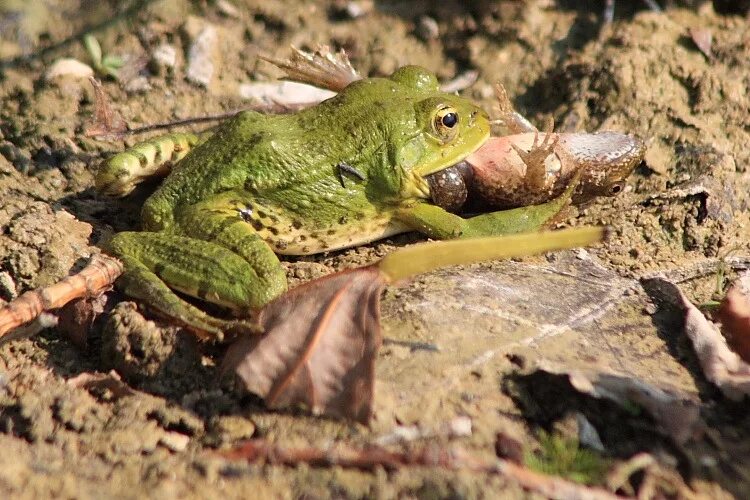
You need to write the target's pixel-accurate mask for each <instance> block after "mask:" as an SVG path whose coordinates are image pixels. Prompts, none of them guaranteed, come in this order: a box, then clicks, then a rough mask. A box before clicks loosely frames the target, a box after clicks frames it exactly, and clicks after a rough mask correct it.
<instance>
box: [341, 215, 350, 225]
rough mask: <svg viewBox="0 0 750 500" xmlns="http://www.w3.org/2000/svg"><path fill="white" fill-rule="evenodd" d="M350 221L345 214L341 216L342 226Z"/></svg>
mask: <svg viewBox="0 0 750 500" xmlns="http://www.w3.org/2000/svg"><path fill="white" fill-rule="evenodd" d="M348 221H349V219H347V218H346V216H345V215H342V216H341V217H339V224H341V225H342V226H343V225H344V224H346V223H347V222H348Z"/></svg>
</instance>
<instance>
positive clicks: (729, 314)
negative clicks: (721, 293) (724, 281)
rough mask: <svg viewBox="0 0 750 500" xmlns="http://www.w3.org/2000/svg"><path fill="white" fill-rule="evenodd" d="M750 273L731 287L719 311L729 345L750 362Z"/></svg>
mask: <svg viewBox="0 0 750 500" xmlns="http://www.w3.org/2000/svg"><path fill="white" fill-rule="evenodd" d="M748 286H750V275H748V274H747V273H746V274H744V275H743V277H741V278H740V280H739V281H738V282H737V283H736V284H735V285H734V286H732V288H730V289H729V291H728V292H727V294H726V296H725V297H724V300H722V301H721V307H720V308H719V312H718V316H717V318H718V320H719V321H720V322H721V333H722V334H723V335H724V337H726V339H727V342H728V343H729V346H730V347H731V348H732V350H733V351H734V352H736V353H737V354H739V356H740V357H741V358H742V359H743V360H744V361H745V362H750V295H749V294H750V289H749V288H748Z"/></svg>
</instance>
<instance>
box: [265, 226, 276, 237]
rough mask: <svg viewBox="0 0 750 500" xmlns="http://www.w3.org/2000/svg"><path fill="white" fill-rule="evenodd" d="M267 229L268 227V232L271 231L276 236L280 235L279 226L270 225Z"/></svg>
mask: <svg viewBox="0 0 750 500" xmlns="http://www.w3.org/2000/svg"><path fill="white" fill-rule="evenodd" d="M266 229H268V232H269V233H271V234H272V235H274V236H278V235H279V230H278V228H276V227H274V226H268V227H267V228H266Z"/></svg>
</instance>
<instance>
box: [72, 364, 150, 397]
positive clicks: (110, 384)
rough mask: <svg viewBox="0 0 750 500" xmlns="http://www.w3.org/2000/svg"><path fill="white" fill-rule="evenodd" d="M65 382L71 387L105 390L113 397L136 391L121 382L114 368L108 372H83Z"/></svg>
mask: <svg viewBox="0 0 750 500" xmlns="http://www.w3.org/2000/svg"><path fill="white" fill-rule="evenodd" d="M67 382H68V385H69V386H71V387H76V388H81V389H86V390H92V389H94V390H99V391H102V390H107V391H109V392H111V393H112V395H113V396H114V397H115V398H121V397H124V396H132V395H133V394H136V393H137V391H136V390H135V389H133V388H132V387H130V386H129V385H128V384H126V383H125V382H123V381H122V379H121V378H120V375H119V374H118V373H117V372H116V371H114V370H110V372H109V373H92V372H84V373H81V374H80V375H76V376H75V377H73V378H70V379H68V380H67Z"/></svg>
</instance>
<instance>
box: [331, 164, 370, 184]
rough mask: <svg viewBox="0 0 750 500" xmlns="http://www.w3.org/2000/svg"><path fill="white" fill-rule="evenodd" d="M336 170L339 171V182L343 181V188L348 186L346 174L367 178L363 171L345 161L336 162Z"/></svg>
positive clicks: (360, 178) (361, 178)
mask: <svg viewBox="0 0 750 500" xmlns="http://www.w3.org/2000/svg"><path fill="white" fill-rule="evenodd" d="M336 172H337V173H338V176H339V182H341V187H342V188H345V187H346V182H345V179H346V177H344V174H349V175H353V176H354V177H356V178H357V179H359V180H361V181H363V180H365V179H366V177H365V174H363V173H362V172H360V171H359V170H357V169H356V168H355V167H353V166H351V165H349V164H348V163H346V162H343V161H342V162H339V163H337V164H336Z"/></svg>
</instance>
